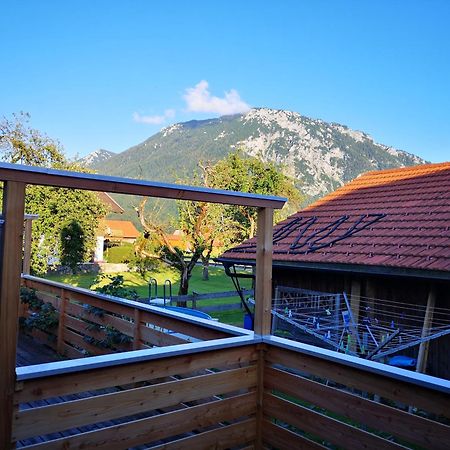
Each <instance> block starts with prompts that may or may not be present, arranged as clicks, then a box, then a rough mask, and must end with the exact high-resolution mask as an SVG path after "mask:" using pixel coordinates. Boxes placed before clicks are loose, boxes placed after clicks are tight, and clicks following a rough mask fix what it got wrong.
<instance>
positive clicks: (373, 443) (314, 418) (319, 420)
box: [264, 393, 402, 450]
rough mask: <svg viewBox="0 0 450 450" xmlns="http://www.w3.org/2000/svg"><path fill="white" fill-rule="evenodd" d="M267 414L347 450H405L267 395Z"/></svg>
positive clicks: (309, 410)
mask: <svg viewBox="0 0 450 450" xmlns="http://www.w3.org/2000/svg"><path fill="white" fill-rule="evenodd" d="M264 414H265V415H267V416H269V417H271V418H275V419H279V420H282V421H283V422H287V423H288V424H289V425H292V426H294V427H296V428H298V429H299V430H302V431H304V432H307V433H311V434H313V435H315V436H317V437H319V438H321V439H323V440H324V441H327V442H331V443H333V444H335V445H337V446H339V447H343V448H351V449H352V450H353V449H355V450H356V449H361V450H362V449H364V450H365V449H367V448H376V449H380V450H381V449H390V448H402V447H401V446H399V445H397V444H394V443H393V442H390V441H387V440H386V439H383V438H381V437H378V436H375V435H373V434H370V433H367V432H366V431H363V430H360V429H358V428H355V427H353V426H351V425H347V424H345V423H343V422H339V421H338V420H335V419H332V418H331V417H327V416H325V415H323V414H319V413H317V412H315V411H312V410H311V409H308V408H304V407H303V406H300V405H296V404H295V403H292V402H289V401H287V400H283V399H281V398H278V397H275V396H274V395H272V394H267V393H266V394H265V395H264Z"/></svg>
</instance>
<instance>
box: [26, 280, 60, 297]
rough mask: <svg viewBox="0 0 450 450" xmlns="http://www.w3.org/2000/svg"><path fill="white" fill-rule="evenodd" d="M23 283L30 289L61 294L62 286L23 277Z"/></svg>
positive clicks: (56, 294)
mask: <svg viewBox="0 0 450 450" xmlns="http://www.w3.org/2000/svg"><path fill="white" fill-rule="evenodd" d="M22 284H23V285H24V286H25V287H27V288H29V289H35V290H36V291H38V292H46V293H49V294H52V295H55V296H60V295H61V288H59V287H56V286H52V285H49V284H47V283H42V282H39V281H37V280H29V279H25V278H22Z"/></svg>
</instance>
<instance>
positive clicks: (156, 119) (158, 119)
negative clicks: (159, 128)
mask: <svg viewBox="0 0 450 450" xmlns="http://www.w3.org/2000/svg"><path fill="white" fill-rule="evenodd" d="M174 117H175V110H174V109H166V110H165V111H164V114H163V115H156V116H143V115H141V114H139V113H137V112H135V113H133V120H134V121H135V122H137V123H146V124H149V125H161V124H162V123H164V122H166V121H167V119H172V118H174Z"/></svg>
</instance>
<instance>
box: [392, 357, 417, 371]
mask: <svg viewBox="0 0 450 450" xmlns="http://www.w3.org/2000/svg"><path fill="white" fill-rule="evenodd" d="M416 363H417V359H416V358H411V357H409V356H405V355H397V356H393V357H392V358H389V360H388V364H389V365H391V366H395V367H404V368H407V369H410V368H413V367H416Z"/></svg>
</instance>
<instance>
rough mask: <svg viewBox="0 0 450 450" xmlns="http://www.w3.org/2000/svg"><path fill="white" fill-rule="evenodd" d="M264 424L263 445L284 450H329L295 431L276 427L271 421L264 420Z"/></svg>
mask: <svg viewBox="0 0 450 450" xmlns="http://www.w3.org/2000/svg"><path fill="white" fill-rule="evenodd" d="M262 423H263V424H262V427H261V428H262V434H263V436H262V437H263V444H269V445H270V446H273V447H276V448H279V449H283V450H298V449H302V450H321V449H325V448H327V447H325V446H323V445H321V444H318V443H316V442H313V441H311V440H309V439H307V438H305V437H303V436H300V435H299V434H296V433H294V432H293V431H289V430H287V429H286V428H283V427H280V426H279V425H275V424H274V423H272V422H271V421H270V420H267V419H263V421H262Z"/></svg>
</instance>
